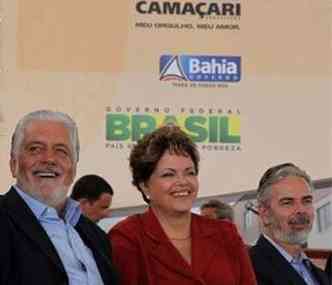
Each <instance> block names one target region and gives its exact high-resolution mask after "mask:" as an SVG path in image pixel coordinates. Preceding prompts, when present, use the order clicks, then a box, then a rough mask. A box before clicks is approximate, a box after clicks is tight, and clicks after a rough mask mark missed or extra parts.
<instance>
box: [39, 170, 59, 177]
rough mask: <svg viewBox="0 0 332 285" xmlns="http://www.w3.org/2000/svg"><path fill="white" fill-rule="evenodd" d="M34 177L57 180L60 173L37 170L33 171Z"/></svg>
mask: <svg viewBox="0 0 332 285" xmlns="http://www.w3.org/2000/svg"><path fill="white" fill-rule="evenodd" d="M33 175H35V176H37V177H40V178H56V177H58V176H59V175H60V173H59V172H57V171H41V170H36V171H33Z"/></svg>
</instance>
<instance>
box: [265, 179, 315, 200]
mask: <svg viewBox="0 0 332 285" xmlns="http://www.w3.org/2000/svg"><path fill="white" fill-rule="evenodd" d="M271 189H272V191H271V192H272V193H271V194H272V195H271V197H272V198H276V199H278V200H279V199H280V198H283V197H289V198H294V199H301V198H303V197H306V196H312V191H311V187H310V185H309V184H308V182H307V181H306V180H305V179H304V178H302V177H298V176H288V177H285V178H283V179H281V180H280V181H278V182H276V183H274V184H273V185H272V186H271Z"/></svg>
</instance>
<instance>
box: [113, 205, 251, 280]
mask: <svg viewBox="0 0 332 285" xmlns="http://www.w3.org/2000/svg"><path fill="white" fill-rule="evenodd" d="M191 237H192V263H191V265H189V264H188V263H187V262H186V261H185V260H184V258H182V256H181V255H180V253H179V252H178V251H177V250H176V248H175V247H174V246H173V245H172V244H171V242H170V241H169V239H168V238H167V236H166V235H165V233H164V231H163V229H162V228H161V226H160V224H159V222H158V220H157V218H156V216H155V215H154V213H153V211H152V210H151V209H150V210H149V211H147V212H146V213H144V214H141V215H135V216H131V217H129V218H127V219H125V220H124V221H122V222H120V223H119V224H117V225H115V226H114V227H113V228H112V229H111V231H110V239H111V240H112V247H113V256H114V264H115V266H117V267H118V269H119V271H120V277H121V278H122V281H121V284H123V285H193V284H195V285H221V284H222V285H235V284H236V285H255V284H256V281H255V276H254V272H253V270H252V267H251V263H250V259H249V256H248V252H247V248H246V247H245V246H244V244H243V242H242V240H241V238H240V236H239V235H238V233H237V231H236V229H235V226H234V225H233V224H232V223H230V222H227V221H220V220H219V221H218V220H212V219H208V218H204V217H201V216H198V215H195V214H193V215H192V223H191Z"/></svg>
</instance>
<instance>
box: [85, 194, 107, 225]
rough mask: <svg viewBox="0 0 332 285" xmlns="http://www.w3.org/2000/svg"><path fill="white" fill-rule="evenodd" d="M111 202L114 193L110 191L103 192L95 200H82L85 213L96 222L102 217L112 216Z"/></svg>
mask: <svg viewBox="0 0 332 285" xmlns="http://www.w3.org/2000/svg"><path fill="white" fill-rule="evenodd" d="M111 204H112V195H111V194H109V193H102V194H101V195H100V196H99V198H98V199H97V200H95V201H89V200H88V199H81V200H80V205H81V209H82V212H83V214H84V215H85V216H87V217H88V218H89V219H90V220H92V221H94V222H96V223H97V222H99V221H100V220H101V219H104V218H109V217H110V216H111V209H110V206H111Z"/></svg>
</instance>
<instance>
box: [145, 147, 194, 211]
mask: <svg viewBox="0 0 332 285" xmlns="http://www.w3.org/2000/svg"><path fill="white" fill-rule="evenodd" d="M143 189H144V192H145V194H146V195H147V196H148V197H149V198H150V200H151V202H150V205H151V207H153V208H154V209H156V210H159V211H162V212H164V213H169V214H176V213H183V212H189V211H190V210H191V208H192V205H193V202H194V200H195V198H196V196H197V192H198V178H197V173H196V171H195V166H194V163H193V161H192V159H191V158H190V156H189V155H188V156H183V155H178V154H170V153H169V152H168V151H166V152H165V153H164V155H163V156H162V157H161V158H160V160H159V162H158V163H157V165H156V168H155V170H154V171H153V173H152V175H151V177H150V178H149V180H148V181H147V183H146V184H145V185H144V187H143Z"/></svg>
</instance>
